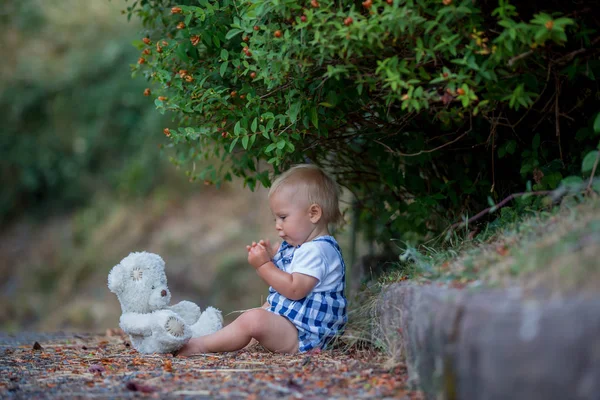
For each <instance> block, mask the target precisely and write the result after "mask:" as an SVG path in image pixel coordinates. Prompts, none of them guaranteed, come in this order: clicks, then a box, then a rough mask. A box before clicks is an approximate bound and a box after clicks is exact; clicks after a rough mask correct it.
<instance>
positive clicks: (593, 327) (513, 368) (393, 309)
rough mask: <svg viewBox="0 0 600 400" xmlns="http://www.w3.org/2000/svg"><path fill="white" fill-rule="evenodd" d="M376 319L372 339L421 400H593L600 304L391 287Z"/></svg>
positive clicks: (599, 382)
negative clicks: (398, 364)
mask: <svg viewBox="0 0 600 400" xmlns="http://www.w3.org/2000/svg"><path fill="white" fill-rule="evenodd" d="M376 314H377V315H376V325H377V330H376V332H375V335H376V339H377V340H379V341H381V342H383V343H384V344H385V345H386V347H387V348H388V349H389V350H390V356H391V357H394V358H396V359H398V360H400V359H405V360H406V362H407V364H408V369H409V376H410V378H411V380H412V381H413V382H414V383H416V384H418V385H419V386H420V387H421V388H422V389H423V390H424V391H425V392H426V394H427V396H428V398H432V399H434V398H435V399H447V400H455V399H460V400H471V399H473V400H474V399H477V400H482V399H490V400H491V399H512V400H518V399H527V400H537V399H539V400H552V399H557V400H565V399H600V296H598V297H586V298H584V297H573V298H560V299H547V298H546V299H545V300H541V299H532V298H527V299H526V298H524V297H523V296H522V295H521V294H520V293H519V291H517V290H478V291H472V290H471V291H468V290H458V289H450V288H445V287H440V286H435V285H414V284H409V283H399V284H394V285H390V286H388V287H386V288H385V289H384V290H383V292H382V294H381V295H380V297H379V301H378V305H377V309H376Z"/></svg>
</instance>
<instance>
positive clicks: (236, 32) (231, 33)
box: [225, 29, 243, 40]
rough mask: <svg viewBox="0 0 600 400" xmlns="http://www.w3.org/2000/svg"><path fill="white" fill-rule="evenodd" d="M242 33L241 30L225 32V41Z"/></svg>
mask: <svg viewBox="0 0 600 400" xmlns="http://www.w3.org/2000/svg"><path fill="white" fill-rule="evenodd" d="M242 32H243V30H241V29H232V30H230V31H229V32H227V34H226V35H225V39H227V40H229V39H231V38H232V37H234V36H235V35H237V34H239V33H242Z"/></svg>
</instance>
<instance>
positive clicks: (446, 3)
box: [442, 0, 452, 6]
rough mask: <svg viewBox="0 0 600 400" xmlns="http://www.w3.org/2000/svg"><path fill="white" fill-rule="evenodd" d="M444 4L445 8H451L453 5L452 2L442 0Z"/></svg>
mask: <svg viewBox="0 0 600 400" xmlns="http://www.w3.org/2000/svg"><path fill="white" fill-rule="evenodd" d="M442 3H444V5H445V6H449V5H450V4H452V0H442Z"/></svg>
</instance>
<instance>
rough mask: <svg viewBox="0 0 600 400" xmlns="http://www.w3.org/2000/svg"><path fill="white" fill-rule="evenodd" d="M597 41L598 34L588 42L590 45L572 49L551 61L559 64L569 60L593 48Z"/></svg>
mask: <svg viewBox="0 0 600 400" xmlns="http://www.w3.org/2000/svg"><path fill="white" fill-rule="evenodd" d="M598 41H600V36H598V37H597V38H595V39H594V40H592V41H591V42H590V47H582V48H581V49H578V50H575V51H572V52H570V53H568V54H565V55H564V56H562V57H561V58H559V59H558V60H555V61H552V63H553V64H558V65H561V64H563V63H564V62H569V61H571V60H572V59H573V57H575V56H576V55H578V54H581V53H585V52H586V51H588V50H590V49H592V48H594V45H595V44H596V43H598Z"/></svg>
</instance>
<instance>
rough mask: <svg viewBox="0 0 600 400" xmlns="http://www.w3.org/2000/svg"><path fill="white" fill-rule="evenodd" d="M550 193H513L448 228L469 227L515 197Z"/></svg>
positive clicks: (544, 191) (547, 191)
mask: <svg viewBox="0 0 600 400" xmlns="http://www.w3.org/2000/svg"><path fill="white" fill-rule="evenodd" d="M551 193H552V191H551V190H543V191H538V192H522V193H513V194H511V195H510V196H508V197H507V198H505V199H504V200H502V201H501V202H500V203H498V204H496V205H494V206H492V207H488V208H486V209H485V210H483V211H480V212H479V213H477V214H475V215H474V216H472V217H471V218H469V219H468V220H466V221H462V222H457V223H455V224H452V225H451V226H450V228H449V229H450V230H451V231H452V230H454V229H455V228H457V227H460V226H461V225H469V224H470V223H471V222H473V221H476V220H478V219H479V218H481V217H483V216H484V215H486V214H488V213H490V212H492V210H493V211H496V210H498V209H500V208H502V207H504V205H505V204H506V203H508V202H509V201H511V200H512V199H516V198H517V197H521V196H525V195H533V196H546V195H549V194H551Z"/></svg>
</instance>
